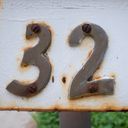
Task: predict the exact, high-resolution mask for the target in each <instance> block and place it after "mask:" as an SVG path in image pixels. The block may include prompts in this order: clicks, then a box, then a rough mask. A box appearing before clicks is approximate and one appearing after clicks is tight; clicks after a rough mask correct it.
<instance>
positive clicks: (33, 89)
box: [28, 85, 37, 93]
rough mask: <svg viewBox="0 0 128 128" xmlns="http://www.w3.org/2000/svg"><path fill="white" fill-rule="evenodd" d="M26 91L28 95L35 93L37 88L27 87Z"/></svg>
mask: <svg viewBox="0 0 128 128" xmlns="http://www.w3.org/2000/svg"><path fill="white" fill-rule="evenodd" d="M28 91H29V92H30V93H35V92H36V91H37V86H35V85H32V86H29V87H28Z"/></svg>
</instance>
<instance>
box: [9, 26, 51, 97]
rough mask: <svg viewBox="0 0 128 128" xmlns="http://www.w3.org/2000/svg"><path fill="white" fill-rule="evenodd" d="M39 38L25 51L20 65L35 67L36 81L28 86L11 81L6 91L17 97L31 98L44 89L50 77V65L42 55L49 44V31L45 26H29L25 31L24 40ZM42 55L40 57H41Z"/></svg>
mask: <svg viewBox="0 0 128 128" xmlns="http://www.w3.org/2000/svg"><path fill="white" fill-rule="evenodd" d="M35 36H36V37H39V43H38V44H37V45H36V46H35V47H33V48H29V49H28V50H27V51H25V53H24V56H23V59H22V62H21V65H35V66H37V67H38V68H39V71H40V73H39V77H38V79H37V80H36V81H35V82H33V83H31V84H28V85H23V84H22V83H20V82H19V81H17V80H13V81H12V82H11V83H10V84H9V85H8V86H7V90H8V91H9V92H11V93H13V94H15V95H18V96H26V97H28V96H33V95H35V94H37V93H39V92H40V91H41V90H42V89H43V88H45V87H46V85H47V83H48V82H49V79H50V76H51V64H50V62H49V60H48V58H47V57H46V56H45V55H44V54H45V53H46V51H47V49H48V48H49V46H50V44H51V31H50V30H49V28H48V26H46V25H39V24H29V25H28V26H27V30H26V38H32V37H35ZM41 53H42V55H41Z"/></svg>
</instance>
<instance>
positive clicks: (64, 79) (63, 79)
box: [62, 76, 67, 84]
mask: <svg viewBox="0 0 128 128" xmlns="http://www.w3.org/2000/svg"><path fill="white" fill-rule="evenodd" d="M66 79H67V78H66V77H65V76H63V77H62V82H63V83H64V84H66Z"/></svg>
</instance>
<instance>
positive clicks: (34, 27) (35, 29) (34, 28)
mask: <svg viewBox="0 0 128 128" xmlns="http://www.w3.org/2000/svg"><path fill="white" fill-rule="evenodd" d="M31 30H32V31H33V32H34V33H39V32H40V31H41V28H40V26H39V25H38V24H32V27H31Z"/></svg>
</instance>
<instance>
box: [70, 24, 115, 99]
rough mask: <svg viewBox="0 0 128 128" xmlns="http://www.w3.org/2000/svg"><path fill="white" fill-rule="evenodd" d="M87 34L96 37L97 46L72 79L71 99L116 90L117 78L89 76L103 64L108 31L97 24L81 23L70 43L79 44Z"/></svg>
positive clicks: (106, 93)
mask: <svg viewBox="0 0 128 128" xmlns="http://www.w3.org/2000/svg"><path fill="white" fill-rule="evenodd" d="M87 36H90V37H92V38H93V39H94V42H95V46H94V49H93V53H92V55H91V57H90V59H89V60H88V61H87V62H86V64H85V65H84V66H83V67H82V69H81V70H80V71H79V72H78V73H77V75H76V76H75V78H74V79H73V81H72V84H71V88H70V94H69V98H70V99H75V98H80V97H82V96H91V95H100V94H104V95H108V94H113V91H114V83H115V80H114V79H112V78H109V79H99V80H91V81H89V78H90V77H91V76H92V75H93V74H94V73H95V71H96V69H97V68H98V67H99V65H100V64H101V62H102V60H103V58H104V55H105V52H106V50H107V47H108V37H107V34H106V32H105V31H104V30H103V29H102V28H101V27H100V26H98V25H96V24H83V25H79V26H77V27H76V28H75V29H74V30H73V31H72V33H71V34H70V36H69V44H70V46H71V47H73V46H77V45H79V43H80V41H82V40H83V39H84V38H86V37H87Z"/></svg>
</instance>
